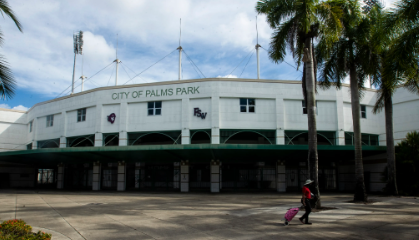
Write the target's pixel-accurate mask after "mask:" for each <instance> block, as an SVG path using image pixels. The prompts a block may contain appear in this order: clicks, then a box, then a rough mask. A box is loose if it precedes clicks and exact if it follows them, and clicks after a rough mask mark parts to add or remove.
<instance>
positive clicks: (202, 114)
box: [193, 108, 207, 119]
mask: <svg viewBox="0 0 419 240" xmlns="http://www.w3.org/2000/svg"><path fill="white" fill-rule="evenodd" d="M193 115H194V116H197V117H200V118H202V119H205V117H206V116H207V113H203V112H201V109H199V108H194V109H193Z"/></svg>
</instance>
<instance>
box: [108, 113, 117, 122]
mask: <svg viewBox="0 0 419 240" xmlns="http://www.w3.org/2000/svg"><path fill="white" fill-rule="evenodd" d="M115 118H116V115H115V113H112V114H111V115H109V116H108V122H110V123H112V124H113V123H114V122H115Z"/></svg>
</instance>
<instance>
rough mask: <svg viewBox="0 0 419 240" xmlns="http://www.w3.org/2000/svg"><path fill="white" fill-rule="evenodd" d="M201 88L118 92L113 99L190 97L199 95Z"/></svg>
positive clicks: (113, 95)
mask: <svg viewBox="0 0 419 240" xmlns="http://www.w3.org/2000/svg"><path fill="white" fill-rule="evenodd" d="M197 93H200V92H199V87H186V88H166V89H157V90H139V91H135V90H134V91H130V92H117V93H112V99H113V100H118V99H130V98H147V97H164V96H173V95H189V94H197Z"/></svg>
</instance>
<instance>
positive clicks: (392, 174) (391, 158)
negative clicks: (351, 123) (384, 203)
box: [384, 94, 398, 195]
mask: <svg viewBox="0 0 419 240" xmlns="http://www.w3.org/2000/svg"><path fill="white" fill-rule="evenodd" d="M386 95H387V94H386ZM384 109H385V118H386V144H387V169H388V182H387V191H388V193H390V194H394V195H398V190H397V182H396V154H395V149H394V136H393V100H392V98H391V96H385V99H384Z"/></svg>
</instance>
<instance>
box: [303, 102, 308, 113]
mask: <svg viewBox="0 0 419 240" xmlns="http://www.w3.org/2000/svg"><path fill="white" fill-rule="evenodd" d="M302 103H303V114H307V106H306V101H305V100H303V102H302Z"/></svg>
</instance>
